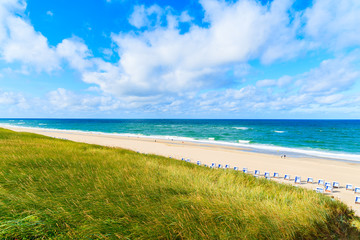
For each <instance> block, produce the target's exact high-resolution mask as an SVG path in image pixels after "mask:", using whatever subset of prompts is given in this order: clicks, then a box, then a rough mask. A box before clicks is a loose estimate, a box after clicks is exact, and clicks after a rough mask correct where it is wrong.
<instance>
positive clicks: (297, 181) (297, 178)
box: [294, 176, 301, 184]
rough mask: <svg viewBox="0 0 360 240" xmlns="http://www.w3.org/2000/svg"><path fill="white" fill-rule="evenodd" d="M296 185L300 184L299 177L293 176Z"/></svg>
mask: <svg viewBox="0 0 360 240" xmlns="http://www.w3.org/2000/svg"><path fill="white" fill-rule="evenodd" d="M294 182H295V183H296V184H301V177H299V176H295V181H294Z"/></svg>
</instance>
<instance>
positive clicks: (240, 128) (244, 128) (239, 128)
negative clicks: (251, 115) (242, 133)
mask: <svg viewBox="0 0 360 240" xmlns="http://www.w3.org/2000/svg"><path fill="white" fill-rule="evenodd" d="M233 128H235V129H237V130H248V129H249V128H248V127H233Z"/></svg>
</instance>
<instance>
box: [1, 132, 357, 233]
mask: <svg viewBox="0 0 360 240" xmlns="http://www.w3.org/2000/svg"><path fill="white" fill-rule="evenodd" d="M356 225H357V226H359V221H358V219H356V218H355V217H354V214H353V212H351V211H350V210H349V209H348V207H347V206H346V205H344V204H343V203H340V202H338V201H335V200H333V199H331V198H329V197H325V196H323V195H321V194H317V193H315V192H313V191H308V190H305V189H302V188H296V187H292V186H288V185H283V184H278V183H275V182H273V181H268V180H264V179H256V178H254V177H252V176H249V175H245V174H243V173H241V172H235V171H232V170H217V169H208V168H205V167H200V166H197V165H194V164H189V163H185V162H182V161H178V160H174V159H169V158H165V157H160V156H155V155H145V154H138V153H135V152H132V151H128V150H123V149H117V148H109V147H102V146H97V145H88V144H82V143H74V142H71V141H65V140H59V139H53V138H48V137H44V136H40V135H35V134H30V133H15V132H12V131H9V130H4V129H0V239H346V238H348V239H357V238H359V236H360V235H359V230H358V229H357V228H356V227H354V226H356Z"/></svg>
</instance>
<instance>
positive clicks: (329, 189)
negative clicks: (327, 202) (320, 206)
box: [325, 185, 333, 193]
mask: <svg viewBox="0 0 360 240" xmlns="http://www.w3.org/2000/svg"><path fill="white" fill-rule="evenodd" d="M332 191H333V188H332V187H331V186H330V185H328V186H325V192H327V193H332Z"/></svg>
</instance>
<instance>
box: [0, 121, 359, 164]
mask: <svg viewBox="0 0 360 240" xmlns="http://www.w3.org/2000/svg"><path fill="white" fill-rule="evenodd" d="M1 125H2V126H17V127H30V128H45V129H59V130H68V131H82V132H93V133H99V134H114V135H121V136H138V137H145V138H146V137H151V138H158V139H173V140H180V141H190V142H199V143H204V144H217V145H226V146H234V147H239V148H242V149H245V150H246V151H253V152H262V153H269V154H277V155H279V156H281V155H287V156H291V157H316V158H327V159H333V160H340V161H351V162H359V163H360V120H251V119H0V127H1Z"/></svg>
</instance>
